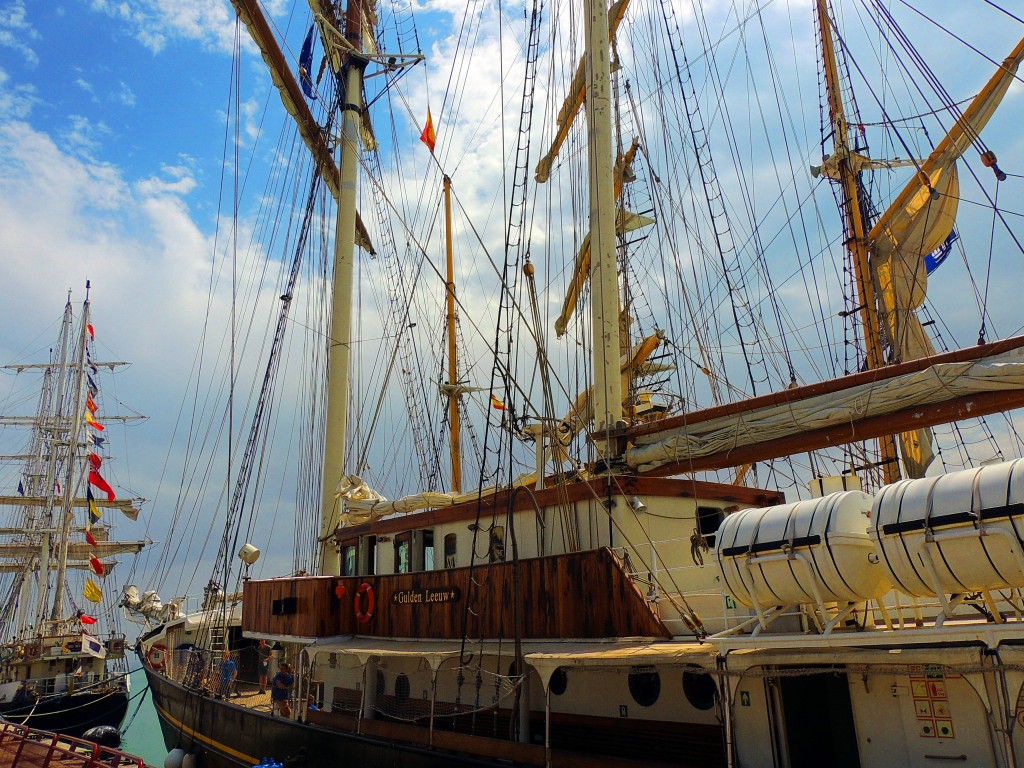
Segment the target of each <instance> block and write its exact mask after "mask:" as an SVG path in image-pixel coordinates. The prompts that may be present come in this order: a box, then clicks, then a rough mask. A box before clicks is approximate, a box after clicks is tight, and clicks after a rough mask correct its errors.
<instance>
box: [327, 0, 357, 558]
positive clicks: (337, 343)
mask: <svg viewBox="0 0 1024 768" xmlns="http://www.w3.org/2000/svg"><path fill="white" fill-rule="evenodd" d="M363 2H364V0H349V4H348V11H347V13H346V14H345V39H346V40H347V42H348V44H349V46H351V47H350V48H349V51H348V52H347V53H346V54H345V56H344V61H343V62H342V66H341V83H342V87H343V88H344V93H343V95H342V103H341V107H340V108H341V180H340V183H339V188H340V195H339V199H338V218H337V226H336V229H335V238H334V294H333V302H332V306H331V338H330V345H329V349H328V353H327V424H326V434H325V444H324V466H323V496H322V508H321V509H322V511H321V526H320V541H321V542H322V544H321V550H320V563H321V570H322V572H323V573H325V574H334V573H338V572H339V570H340V561H339V557H338V550H337V547H336V546H335V544H334V539H333V534H334V530H335V528H337V526H338V522H339V505H340V502H339V501H338V500H337V499H336V498H335V492H336V489H337V486H338V482H339V481H340V480H341V478H342V477H343V476H344V474H345V458H346V457H345V440H346V435H347V428H348V399H349V387H348V380H349V359H350V357H351V328H352V275H353V272H354V262H355V234H356V170H357V166H358V164H359V122H360V118H361V115H362V110H363V102H362V99H363V70H364V69H365V67H366V59H365V57H363V56H362V55H361V53H362V51H363V39H362V17H363Z"/></svg>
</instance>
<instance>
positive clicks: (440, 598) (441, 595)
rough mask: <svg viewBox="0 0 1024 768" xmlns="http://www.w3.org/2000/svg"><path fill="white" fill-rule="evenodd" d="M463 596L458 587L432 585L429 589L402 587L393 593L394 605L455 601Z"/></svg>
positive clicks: (392, 601)
mask: <svg viewBox="0 0 1024 768" xmlns="http://www.w3.org/2000/svg"><path fill="white" fill-rule="evenodd" d="M459 597H461V593H460V592H459V588H458V587H430V588H428V589H402V590H399V591H398V592H393V593H391V603H392V605H422V604H425V603H454V602H455V601H456V600H458V599H459Z"/></svg>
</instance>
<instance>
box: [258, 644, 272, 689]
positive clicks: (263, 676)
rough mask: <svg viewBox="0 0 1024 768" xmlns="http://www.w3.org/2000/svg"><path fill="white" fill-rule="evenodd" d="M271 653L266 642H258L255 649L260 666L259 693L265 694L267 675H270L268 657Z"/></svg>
mask: <svg viewBox="0 0 1024 768" xmlns="http://www.w3.org/2000/svg"><path fill="white" fill-rule="evenodd" d="M273 652H274V651H273V650H272V649H271V647H270V646H269V645H267V641H266V640H260V644H259V646H258V647H257V648H256V657H257V659H258V661H259V665H260V693H266V692H267V675H268V674H269V673H270V656H271V654H272V653H273Z"/></svg>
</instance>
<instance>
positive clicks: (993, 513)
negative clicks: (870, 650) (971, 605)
mask: <svg viewBox="0 0 1024 768" xmlns="http://www.w3.org/2000/svg"><path fill="white" fill-rule="evenodd" d="M872 517H873V521H872V526H871V536H872V538H873V539H874V540H875V542H876V546H877V551H878V554H879V556H880V558H881V560H882V566H883V567H884V568H885V570H886V572H887V573H888V574H889V577H890V578H891V579H892V581H893V583H894V584H895V585H896V588H897V589H899V590H900V591H901V592H904V593H906V594H908V595H911V596H914V597H927V596H933V595H945V594H964V593H971V592H983V591H987V590H997V589H1012V588H1017V587H1024V551H1022V542H1024V460H1021V459H1018V460H1016V461H1009V462H1004V463H1001V464H991V465H987V466H982V467H978V468H977V469H969V470H964V471H961V472H952V473H950V474H947V475H940V476H938V477H926V478H922V479H920V480H902V481H900V482H898V483H893V484H892V485H887V486H885V487H883V488H882V489H881V490H880V491H879V492H878V495H877V497H876V498H875V504H874V508H873V515H872Z"/></svg>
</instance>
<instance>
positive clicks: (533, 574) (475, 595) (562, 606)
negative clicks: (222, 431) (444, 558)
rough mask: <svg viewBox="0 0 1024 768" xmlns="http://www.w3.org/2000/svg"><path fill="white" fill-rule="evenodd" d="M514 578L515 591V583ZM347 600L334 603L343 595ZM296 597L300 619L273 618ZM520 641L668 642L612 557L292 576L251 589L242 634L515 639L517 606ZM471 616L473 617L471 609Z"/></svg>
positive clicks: (597, 554) (583, 555)
mask: <svg viewBox="0 0 1024 768" xmlns="http://www.w3.org/2000/svg"><path fill="white" fill-rule="evenodd" d="M517 576H518V586H517V584H516V582H517V579H516V577H517ZM363 582H365V583H367V584H369V585H370V586H371V587H372V588H373V590H374V595H375V598H376V609H375V611H374V615H373V618H372V619H371V620H370V621H369V622H366V623H360V622H357V620H356V616H355V608H354V603H353V598H354V596H355V594H356V590H357V589H358V588H359V586H360V584H362V583H363ZM339 586H340V587H343V594H342V596H341V597H340V598H339V597H338V591H339V590H338V587H339ZM453 589H454V590H456V591H457V593H458V599H455V600H452V601H450V602H431V603H396V602H393V598H394V596H395V595H397V594H400V593H405V592H408V591H409V590H416V591H419V592H421V593H422V592H431V593H437V592H443V591H446V590H453ZM287 597H295V598H296V600H297V612H296V613H295V614H293V615H284V616H275V615H273V611H272V606H273V603H274V601H275V600H281V599H283V598H287ZM517 604H518V605H520V606H521V613H520V618H521V621H522V627H521V628H520V631H519V635H520V637H522V638H534V639H543V638H549V639H557V638H567V637H573V638H609V637H669V636H670V632H669V631H668V630H667V629H666V628H665V625H664V624H662V622H661V620H660V619H659V618H658V617H657V614H656V613H655V612H654V610H653V609H652V607H651V606H650V605H649V604H648V603H647V601H646V599H645V597H644V594H643V593H642V592H641V591H640V589H639V588H638V587H637V586H636V584H634V583H633V581H632V580H631V579H630V578H629V576H628V575H627V574H626V572H625V570H624V569H623V567H622V563H621V561H620V560H619V559H618V558H617V557H616V556H615V555H614V554H613V553H612V552H611V551H610V550H608V549H599V550H593V551H590V552H577V553H572V554H565V555H554V556H550V557H540V558H531V559H529V560H523V561H520V562H519V564H518V565H514V564H513V563H509V562H506V563H494V564H490V565H486V564H485V565H478V566H475V567H473V568H453V569H449V570H442V571H424V572H421V573H408V574H389V575H384V576H366V577H362V576H359V577H351V576H350V577H330V576H318V577H308V576H307V577H295V578H288V579H271V580H266V581H250V582H248V583H246V585H245V602H244V604H243V612H242V626H243V629H244V630H245V631H246V632H253V633H257V634H266V635H272V636H284V635H291V636H299V637H331V636H334V635H353V634H357V635H367V636H372V637H382V638H384V637H393V638H420V639H427V638H431V639H457V638H462V637H468V638H474V639H476V638H483V639H498V638H504V639H511V638H514V637H515V636H516V634H517V633H516V629H515V627H516V611H515V606H516V605H517ZM467 608H469V610H467Z"/></svg>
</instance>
